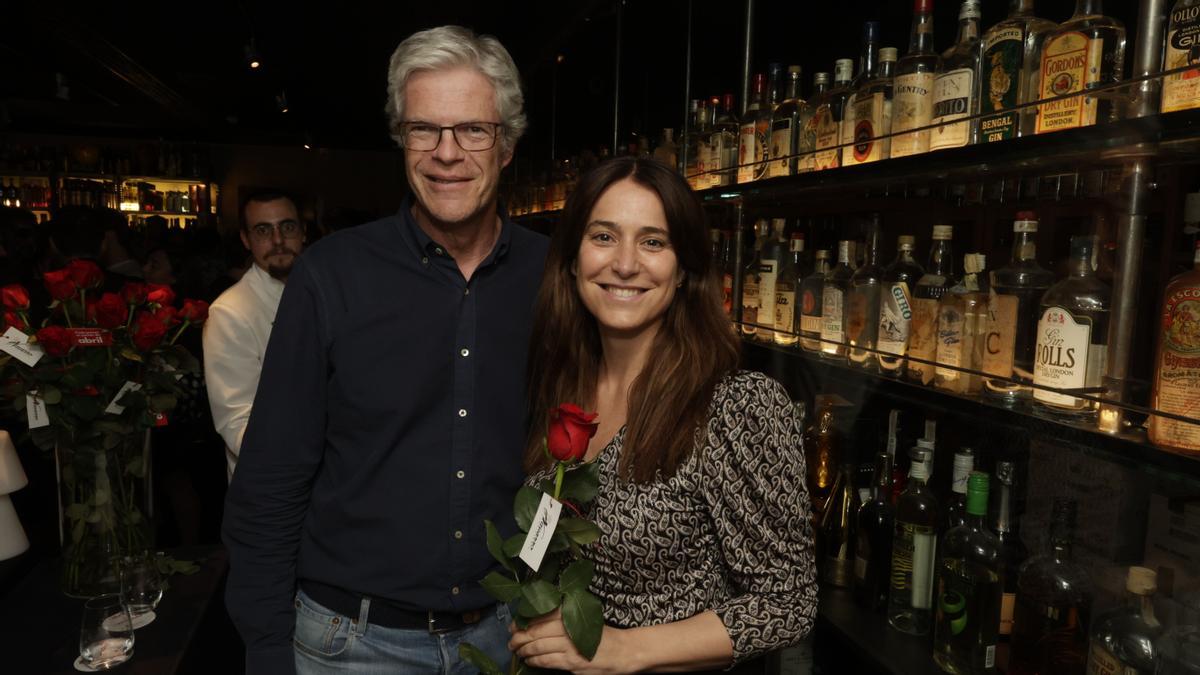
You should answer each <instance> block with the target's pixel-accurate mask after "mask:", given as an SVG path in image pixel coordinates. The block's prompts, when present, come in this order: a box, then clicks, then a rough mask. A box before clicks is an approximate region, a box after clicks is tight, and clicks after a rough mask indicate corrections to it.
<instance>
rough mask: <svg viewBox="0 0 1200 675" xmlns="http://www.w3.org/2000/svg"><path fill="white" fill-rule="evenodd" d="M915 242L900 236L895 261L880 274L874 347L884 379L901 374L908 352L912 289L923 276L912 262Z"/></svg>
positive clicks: (905, 236) (914, 261) (907, 236)
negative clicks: (885, 376) (880, 286)
mask: <svg viewBox="0 0 1200 675" xmlns="http://www.w3.org/2000/svg"><path fill="white" fill-rule="evenodd" d="M915 244H916V239H915V238H914V237H912V236H911V235H901V236H900V238H899V240H898V242H897V244H896V249H897V252H896V259H895V260H893V261H892V263H891V264H890V265H888V266H887V268H886V269H884V271H883V288H882V293H881V295H880V299H879V329H878V333H877V336H876V341H875V346H876V349H878V350H879V372H880V373H882V374H884V375H887V376H888V377H900V376H901V375H903V374H904V365H905V360H904V355H905V354H906V353H907V352H908V337H909V329H910V327H911V325H912V319H913V296H912V293H913V289H914V287H915V286H916V283H917V280H918V279H920V278H921V277H922V276H924V275H925V270H924V268H922V267H921V265H920V264H919V263H917V261H916V260H915V259H914V258H913V248H914V247H915Z"/></svg>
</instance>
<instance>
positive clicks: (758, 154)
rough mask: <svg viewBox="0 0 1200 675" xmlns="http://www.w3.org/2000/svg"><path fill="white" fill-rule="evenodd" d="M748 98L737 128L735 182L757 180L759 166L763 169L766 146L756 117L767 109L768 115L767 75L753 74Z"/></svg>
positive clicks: (764, 167) (764, 166)
mask: <svg viewBox="0 0 1200 675" xmlns="http://www.w3.org/2000/svg"><path fill="white" fill-rule="evenodd" d="M752 97H753V98H751V99H750V105H749V106H747V107H746V114H745V115H742V119H741V121H740V126H739V128H738V158H737V182H738V183H749V182H750V181H752V180H757V179H758V178H760V177H761V176H760V175H759V167H762V168H763V170H764V171H765V169H766V165H765V164H763V163H762V161H763V160H764V159H765V158H766V154H767V148H766V146H765V145H763V143H762V138H761V137H760V136H759V134H758V118H759V116H760V115H761V113H762V112H763V111H764V110H765V111H767V115H768V119H770V118H769V115H770V108H771V106H770V102H769V101H767V76H766V75H763V74H762V73H759V74H757V75H755V76H754V92H753V94H752Z"/></svg>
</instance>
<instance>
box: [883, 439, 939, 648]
mask: <svg viewBox="0 0 1200 675" xmlns="http://www.w3.org/2000/svg"><path fill="white" fill-rule="evenodd" d="M909 457H910V459H911V460H912V463H911V465H910V468H909V471H908V484H907V485H906V486H905V487H904V492H902V493H901V494H900V497H899V499H897V500H896V530H895V535H894V536H893V537H892V565H891V580H892V585H891V588H890V589H889V590H888V623H889V624H891V626H892V627H893V628H895V629H896V630H898V631H900V632H902V633H909V634H912V635H928V634H929V628H930V625H931V624H932V623H933V590H934V588H933V586H934V578H933V570H934V564H935V563H936V560H937V522H938V508H937V499H935V498H934V496H933V492H932V491H930V489H929V486H928V485H927V484H926V482H927V481H928V480H929V474H930V469H931V468H932V464H933V446H932V443H931V442H930V441H928V440H925V439H921V440H919V441H917V447H915V448H913V449H912V450H911V451H910V452H909Z"/></svg>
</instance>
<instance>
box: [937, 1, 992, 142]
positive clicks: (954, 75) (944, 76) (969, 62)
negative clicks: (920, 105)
mask: <svg viewBox="0 0 1200 675" xmlns="http://www.w3.org/2000/svg"><path fill="white" fill-rule="evenodd" d="M980 15H981V11H980V8H979V0H964V2H963V4H962V7H961V8H959V10H958V39H957V40H956V41H955V44H954V46H953V47H951V48H950V49H947V50H946V51H945V52H944V53H943V54H942V67H941V69H940V70H938V74H937V77H936V78H935V79H934V81H933V123H934V124H937V125H939V126H938V127H937V128H936V129H934V130H933V133H932V134H931V135H930V139H929V149H930V150H942V149H944V148H960V147H962V146H964V145H967V144H968V143H975V142H976V139H977V132H978V126H977V125H976V123H975V122H974V121H966V122H954V120H962V119H966V118H968V117H970V116H971V115H974V114H975V91H976V87H977V86H978V84H979V17H980ZM952 122H954V123H953V124H952Z"/></svg>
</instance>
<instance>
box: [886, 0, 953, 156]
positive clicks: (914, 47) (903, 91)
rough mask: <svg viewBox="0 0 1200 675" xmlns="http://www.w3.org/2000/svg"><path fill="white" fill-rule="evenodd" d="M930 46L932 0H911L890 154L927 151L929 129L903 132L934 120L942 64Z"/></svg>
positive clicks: (898, 70)
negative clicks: (935, 87)
mask: <svg viewBox="0 0 1200 675" xmlns="http://www.w3.org/2000/svg"><path fill="white" fill-rule="evenodd" d="M941 61H942V59H941V57H940V56H938V54H937V52H935V51H934V49H933V0H914V2H913V23H912V32H911V33H910V36H909V40H908V53H907V54H905V55H904V57H903V58H901V59H900V61H899V62H898V63H897V64H896V79H895V84H894V92H895V93H894V95H893V96H894V98H893V102H892V133H893V134H896V136H894V137H893V138H892V150H891V156H892V157H893V158H895V157H907V156H909V155H919V154H921V153H923V152H929V130H928V129H925V130H924V131H914V132H912V133H907V134H906V133H903V132H905V131H907V130H909V129H917V128H920V127H927V126H929V124H930V122H931V121H932V120H933V83H934V78H935V77H936V75H937V72H938V70H939V69H940V68H941Z"/></svg>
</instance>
